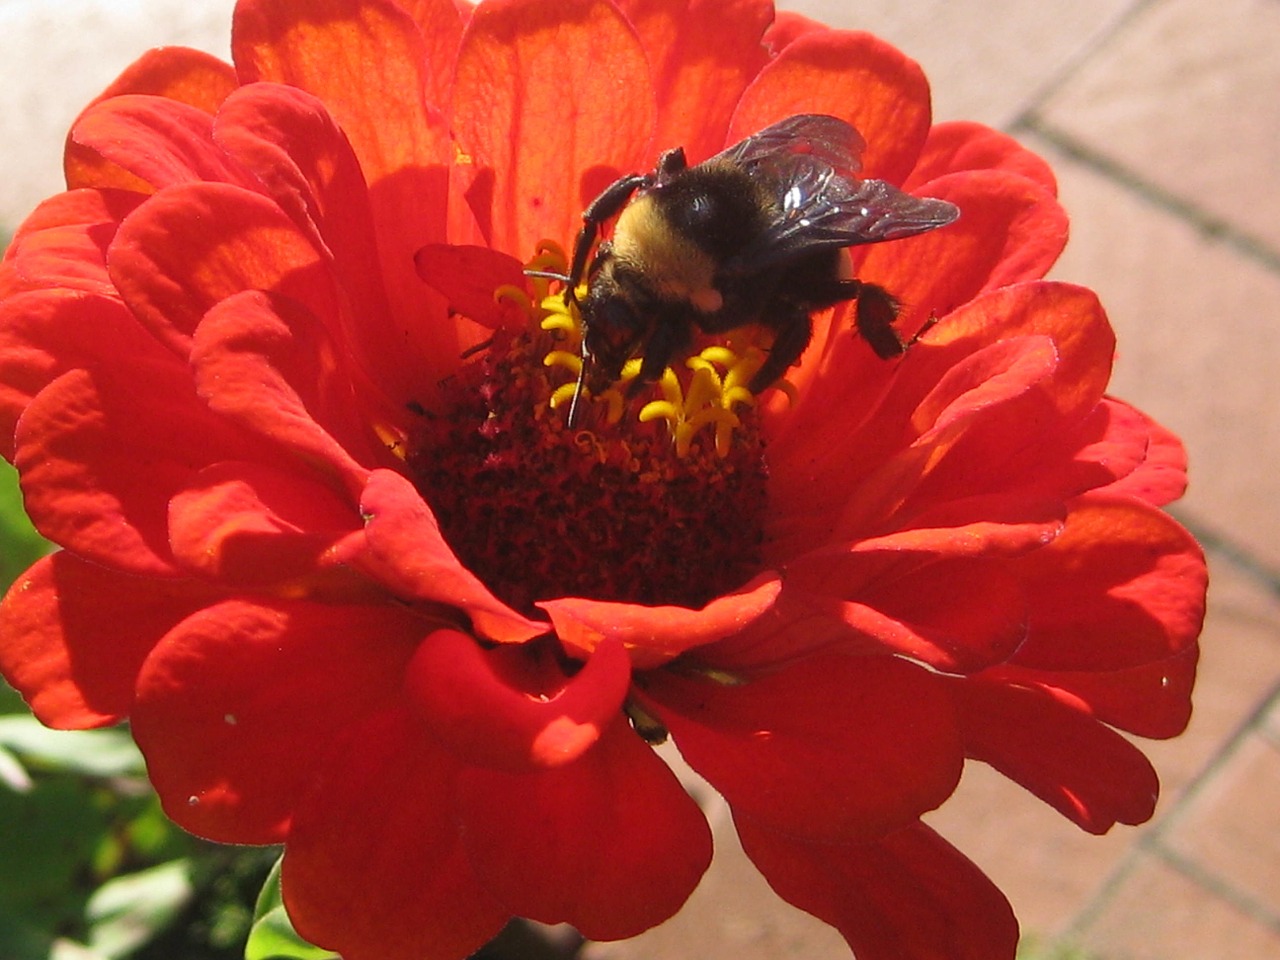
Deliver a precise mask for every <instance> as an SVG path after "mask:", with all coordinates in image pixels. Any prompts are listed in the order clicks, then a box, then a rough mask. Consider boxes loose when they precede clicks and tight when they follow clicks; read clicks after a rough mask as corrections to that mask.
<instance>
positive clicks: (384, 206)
mask: <svg viewBox="0 0 1280 960" xmlns="http://www.w3.org/2000/svg"><path fill="white" fill-rule="evenodd" d="M232 50H233V52H234V59H235V62H236V68H237V70H238V71H239V73H240V76H241V79H242V81H243V82H245V83H248V82H252V81H255V80H273V81H276V82H278V83H283V84H289V85H292V86H296V87H301V88H302V89H303V90H306V91H307V92H308V93H311V94H314V95H315V96H316V97H317V98H319V99H320V100H322V101H324V104H325V106H326V107H327V108H328V109H329V111H330V112H331V113H332V114H333V116H334V118H335V119H336V120H337V121H338V125H339V126H340V127H341V128H342V130H343V132H344V133H345V134H346V136H347V138H348V139H349V140H350V141H351V146H352V147H353V148H354V149H355V152H356V156H357V157H359V159H360V167H361V169H362V170H363V171H364V178H365V180H366V182H367V183H368V185H369V192H370V197H371V198H372V202H373V212H374V219H375V224H376V229H377V232H378V249H379V253H380V254H381V257H382V262H383V273H384V277H385V280H386V283H387V288H388V292H389V295H390V298H391V303H392V307H393V310H395V311H396V312H397V314H398V315H400V316H419V315H420V314H421V313H422V310H423V299H424V298H423V290H422V284H421V283H420V282H419V280H418V277H417V275H416V274H415V273H414V270H413V259H412V258H413V253H414V251H415V250H417V249H418V248H419V247H420V246H422V245H423V244H424V243H429V242H432V241H440V240H443V239H445V236H444V234H445V211H446V209H447V207H448V193H447V186H448V182H449V178H448V168H449V165H450V164H451V163H452V162H453V144H452V143H451V142H450V139H449V134H448V130H447V129H446V127H445V123H444V118H443V115H441V114H440V113H439V112H438V111H436V110H434V109H432V108H431V107H429V106H428V105H427V104H426V102H425V101H424V99H423V91H424V90H425V89H426V87H427V83H428V80H429V77H430V74H429V72H428V67H427V57H428V55H429V51H428V48H427V45H426V43H425V42H424V41H423V38H422V34H421V32H420V31H419V29H418V25H417V24H416V23H414V21H413V20H412V19H411V18H410V17H409V15H408V14H406V13H405V11H403V10H401V9H400V8H399V7H398V6H396V5H394V4H392V3H390V2H387V0H309V2H307V3H306V4H299V5H293V4H280V3H275V2H266V0H244V2H241V3H238V4H237V5H236V10H235V22H234V29H233V31H232Z"/></svg>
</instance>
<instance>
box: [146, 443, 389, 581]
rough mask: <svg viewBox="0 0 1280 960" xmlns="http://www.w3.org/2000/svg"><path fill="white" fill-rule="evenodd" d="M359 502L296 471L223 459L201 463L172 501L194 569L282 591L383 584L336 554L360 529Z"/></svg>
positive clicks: (174, 523) (178, 534)
mask: <svg viewBox="0 0 1280 960" xmlns="http://www.w3.org/2000/svg"><path fill="white" fill-rule="evenodd" d="M360 526H361V520H360V516H359V513H358V511H357V508H356V506H355V504H353V503H351V502H349V501H348V500H346V499H344V498H341V497H338V496H336V495H335V494H334V491H333V490H332V489H330V488H328V487H325V486H322V485H320V484H317V483H315V482H312V481H309V480H308V479H307V478H306V477H305V476H300V475H298V474H297V473H296V472H294V471H289V470H281V469H278V468H273V467H269V466H266V465H264V464H256V463H236V462H225V461H224V462H222V463H218V464H214V465H213V466H212V467H209V468H207V469H205V470H201V471H200V472H199V473H198V474H196V475H195V476H194V477H193V478H192V482H191V485H190V486H188V487H187V488H186V489H184V490H180V491H179V492H178V493H176V494H175V495H174V497H173V499H172V500H171V501H170V503H169V541H170V544H171V545H172V548H173V552H174V556H175V557H176V558H177V559H178V561H179V562H180V563H182V564H183V565H184V566H186V567H187V568H188V569H190V570H193V571H195V572H198V573H199V574H200V575H202V576H205V577H207V578H209V579H211V580H220V581H222V582H223V583H226V584H228V585H234V586H236V587H253V588H256V589H258V590H263V591H271V592H273V593H276V594H277V595H281V596H285V595H287V596H292V597H299V596H307V597H315V596H317V595H320V596H325V597H335V596H337V597H351V596H364V595H367V594H372V593H374V590H375V588H374V587H373V585H372V584H370V583H369V582H368V581H367V580H366V579H365V578H364V577H361V576H359V575H358V574H356V573H355V572H354V571H352V570H351V569H349V568H348V567H346V566H344V565H341V564H338V563H336V562H334V560H333V559H332V557H331V555H330V552H331V550H332V548H334V545H335V544H338V543H340V542H341V541H342V540H343V539H344V538H346V537H349V536H351V535H352V534H354V533H355V532H357V531H359V529H360Z"/></svg>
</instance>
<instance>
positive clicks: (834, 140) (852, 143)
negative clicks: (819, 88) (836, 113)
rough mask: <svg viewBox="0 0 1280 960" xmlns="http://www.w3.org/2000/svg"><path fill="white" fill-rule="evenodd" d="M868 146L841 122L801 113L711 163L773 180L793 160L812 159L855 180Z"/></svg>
mask: <svg viewBox="0 0 1280 960" xmlns="http://www.w3.org/2000/svg"><path fill="white" fill-rule="evenodd" d="M866 146H867V142H866V141H865V140H863V139H862V135H861V134H859V133H858V131H857V130H855V129H854V128H853V127H852V126H850V125H849V124H848V123H845V122H844V121H843V120H841V119H840V118H838V117H830V116H827V115H826V114H821V113H800V114H796V115H795V116H793V117H787V118H786V119H785V120H779V121H778V122H777V123H775V124H772V125H771V126H768V127H765V128H764V129H763V130H761V131H759V132H758V133H753V134H752V135H751V136H749V137H747V138H746V139H745V140H742V141H740V142H739V143H735V144H734V145H733V146H732V147H729V148H728V149H726V150H724V151H722V152H721V153H718V154H716V156H714V157H712V158H711V159H710V160H709V161H708V163H719V162H725V163H731V164H733V165H734V166H736V167H740V168H742V169H743V170H745V171H747V173H750V174H753V175H755V174H764V175H767V176H773V175H775V174H776V173H777V172H778V170H779V168H780V167H785V166H786V164H787V162H788V160H789V159H790V158H793V157H797V156H808V157H812V158H813V159H814V160H816V161H818V162H819V163H820V164H824V165H826V166H827V167H829V168H830V169H832V170H836V171H838V172H840V173H841V174H843V175H844V176H846V177H852V176H853V175H854V174H856V173H857V172H858V171H859V170H860V169H862V151H863V150H864V149H866Z"/></svg>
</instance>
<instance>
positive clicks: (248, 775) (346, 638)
mask: <svg viewBox="0 0 1280 960" xmlns="http://www.w3.org/2000/svg"><path fill="white" fill-rule="evenodd" d="M430 629H431V624H430V623H428V622H425V621H423V620H422V619H420V618H418V617H416V616H414V615H413V614H411V613H409V612H408V611H406V610H404V609H403V608H400V607H393V606H381V607H356V606H333V605H319V604H315V605H313V604H305V603H297V604H285V603H281V604H270V605H269V604H257V603H251V602H247V601H240V600H232V601H228V602H226V603H222V604H219V605H217V606H212V607H209V608H207V609H205V610H201V611H200V612H199V613H197V614H195V615H194V616H192V617H189V618H188V619H187V620H185V621H183V622H182V623H180V624H179V625H178V626H176V627H175V628H174V629H173V630H171V631H170V632H169V634H168V635H167V636H166V637H165V638H164V639H163V640H162V641H161V642H160V643H159V644H158V645H157V646H156V648H155V649H154V650H153V651H152V652H151V655H150V656H149V657H148V658H147V661H146V663H145V664H144V666H143V669H142V673H141V675H140V677H139V680H138V701H137V705H136V706H135V707H134V710H133V733H134V736H135V737H136V739H137V741H138V745H139V746H140V747H141V748H142V751H143V753H144V754H145V755H146V758H147V772H148V775H149V776H150V778H151V782H152V783H153V784H154V785H155V788H156V791H157V792H158V793H159V794H160V799H161V800H162V801H163V802H164V806H165V810H166V811H167V812H168V814H169V816H171V817H172V818H173V819H174V820H176V821H177V822H178V823H180V824H182V826H183V827H185V828H186V829H188V830H190V831H192V832H193V833H197V834H199V835H200V836H203V837H208V838H210V839H213V840H220V841H223V842H230V843H272V842H278V841H279V840H281V839H282V838H283V836H284V834H285V832H286V830H287V828H288V824H289V819H290V817H291V816H292V815H293V811H294V808H295V807H296V805H297V803H298V799H299V796H300V794H301V792H302V791H303V790H304V789H306V787H307V786H308V785H309V784H310V781H311V779H312V778H313V777H314V776H315V773H316V767H317V764H318V763H319V762H320V761H321V760H322V759H323V758H324V757H325V756H326V755H327V754H328V751H329V749H330V747H331V745H332V743H333V740H334V738H335V737H337V736H338V735H340V734H341V733H342V732H343V731H345V730H349V729H351V728H352V727H353V726H354V725H356V724H358V723H359V722H360V721H361V720H363V719H364V718H365V717H368V716H370V715H371V714H372V713H373V712H374V711H376V710H378V709H381V708H383V707H384V705H385V704H386V703H387V702H389V701H391V700H393V699H395V698H396V697H397V696H398V694H399V690H400V683H401V680H402V678H403V676H404V670H405V664H406V663H407V662H408V660H409V657H410V656H411V655H412V653H413V650H414V647H415V645H416V644H417V642H418V641H419V640H420V639H421V637H422V635H423V634H424V633H425V632H426V631H427V630H430Z"/></svg>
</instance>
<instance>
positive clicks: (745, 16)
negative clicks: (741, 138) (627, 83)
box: [619, 0, 773, 164]
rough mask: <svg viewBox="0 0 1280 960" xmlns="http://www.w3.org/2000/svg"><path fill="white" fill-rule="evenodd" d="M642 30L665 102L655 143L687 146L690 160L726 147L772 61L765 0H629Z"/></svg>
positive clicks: (769, 8)
mask: <svg viewBox="0 0 1280 960" xmlns="http://www.w3.org/2000/svg"><path fill="white" fill-rule="evenodd" d="M619 7H620V8H621V9H622V12H623V13H624V14H625V15H626V17H627V19H628V20H630V21H631V23H632V24H633V25H634V26H635V28H636V31H637V32H638V33H639V34H640V42H641V43H642V44H643V45H644V49H645V53H647V54H648V57H649V64H650V68H651V71H652V74H653V85H654V92H655V93H656V95H657V101H658V103H659V104H661V109H660V110H659V111H658V126H657V129H656V131H655V132H654V136H653V145H654V147H655V148H656V149H658V150H668V149H671V148H672V147H681V146H682V147H684V150H685V154H686V156H687V158H688V160H689V162H690V163H691V164H693V163H699V162H701V161H703V160H705V159H706V158H707V157H709V156H711V155H712V154H714V153H718V152H719V151H720V150H721V149H723V147H724V145H725V134H726V133H727V132H728V129H729V118H730V116H732V114H733V110H734V107H735V106H736V105H737V103H738V98H739V97H741V96H742V91H743V90H744V89H746V86H747V84H748V83H749V82H750V81H751V80H752V79H753V78H754V77H755V75H756V74H757V73H759V72H760V69H761V68H762V67H763V66H764V65H765V63H766V62H767V60H768V57H767V54H766V51H765V48H764V45H763V43H762V39H761V38H762V37H763V36H764V32H765V30H766V29H767V28H768V26H769V23H770V21H771V20H772V19H773V4H772V3H770V2H768V0H686V2H684V3H674V4H673V3H670V2H668V0H624V2H621V3H619Z"/></svg>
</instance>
